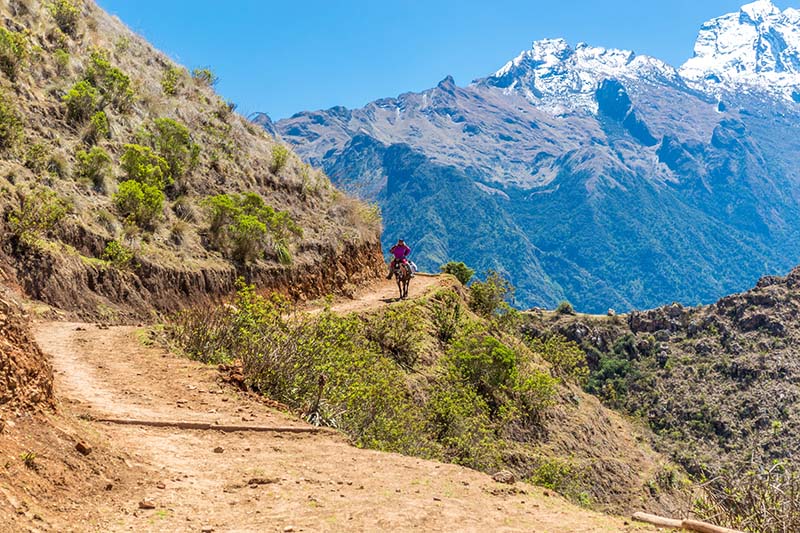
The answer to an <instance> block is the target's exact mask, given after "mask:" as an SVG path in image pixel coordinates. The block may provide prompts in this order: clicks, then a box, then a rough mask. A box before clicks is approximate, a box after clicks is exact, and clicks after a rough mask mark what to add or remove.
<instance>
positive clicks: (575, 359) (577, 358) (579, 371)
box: [527, 335, 589, 386]
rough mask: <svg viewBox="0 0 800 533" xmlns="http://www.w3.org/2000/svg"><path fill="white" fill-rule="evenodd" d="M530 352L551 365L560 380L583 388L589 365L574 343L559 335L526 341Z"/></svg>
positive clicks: (586, 379) (584, 355) (587, 376)
mask: <svg viewBox="0 0 800 533" xmlns="http://www.w3.org/2000/svg"><path fill="white" fill-rule="evenodd" d="M527 344H528V346H529V347H530V349H531V350H533V351H534V352H536V353H538V354H539V355H541V356H542V358H543V359H544V360H545V361H547V362H549V363H550V364H551V365H553V370H554V371H555V373H556V374H557V375H559V376H561V377H562V378H568V379H572V380H574V381H575V382H576V383H578V384H579V385H581V386H585V385H586V384H587V381H588V379H589V365H588V364H587V362H586V354H585V353H584V352H583V350H582V349H581V348H580V347H579V346H578V345H577V344H575V343H574V342H571V341H568V340H567V339H566V338H564V337H563V336H561V335H551V336H550V337H548V338H547V339H544V340H542V339H533V338H529V339H527Z"/></svg>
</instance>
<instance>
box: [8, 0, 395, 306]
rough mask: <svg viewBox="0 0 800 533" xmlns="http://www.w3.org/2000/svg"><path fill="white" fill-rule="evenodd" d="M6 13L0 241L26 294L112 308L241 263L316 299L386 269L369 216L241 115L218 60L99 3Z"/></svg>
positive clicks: (192, 287) (215, 282) (207, 289)
mask: <svg viewBox="0 0 800 533" xmlns="http://www.w3.org/2000/svg"><path fill="white" fill-rule="evenodd" d="M0 14H2V19H3V21H4V22H3V27H2V28H0V67H1V68H0V71H2V72H0V114H2V122H3V124H4V127H3V129H2V131H0V211H2V213H3V216H2V223H0V244H2V247H3V249H4V250H5V252H6V254H7V255H8V256H9V257H10V258H11V264H12V266H13V267H14V268H15V270H16V276H17V278H18V280H19V283H20V284H21V285H22V287H23V288H24V290H25V291H26V292H27V293H28V294H29V295H31V296H33V297H34V298H37V299H41V300H44V301H46V302H48V303H51V304H53V305H56V306H59V307H61V308H64V309H71V310H75V311H77V312H79V313H81V314H82V315H84V316H95V317H98V316H103V317H104V318H105V319H112V318H122V317H124V316H129V315H137V316H142V315H147V314H149V312H150V310H151V309H153V308H156V309H159V310H174V309H176V308H178V307H179V306H181V305H183V304H186V303H189V302H192V301H197V300H199V299H202V298H206V297H209V296H211V297H213V296H215V295H221V294H226V293H228V292H230V291H231V290H232V289H233V287H234V283H235V280H236V279H237V277H239V276H244V277H245V278H247V279H250V280H253V281H257V282H258V283H259V284H260V285H261V286H263V287H265V288H272V289H277V290H280V291H282V292H286V293H290V294H291V295H292V296H295V297H300V298H309V297H317V296H320V295H322V294H328V293H332V292H335V291H337V290H340V289H341V288H342V287H344V286H346V285H353V284H358V283H361V282H364V281H367V280H369V279H372V278H374V277H375V276H377V275H379V273H380V270H382V267H381V263H382V257H381V252H380V247H379V242H378V232H379V225H380V223H379V220H378V218H377V217H376V216H375V214H374V213H373V212H372V211H370V210H369V209H368V208H367V207H366V206H364V205H363V204H360V203H359V202H357V201H354V200H351V199H350V198H348V197H346V196H344V195H342V194H341V193H340V192H338V191H336V190H335V189H334V188H333V187H332V186H331V184H330V182H329V181H328V179H327V178H326V177H325V176H324V175H323V174H322V173H321V172H319V171H317V170H315V169H313V168H311V167H309V166H308V165H306V164H304V163H302V162H301V161H299V160H298V158H297V157H296V156H294V154H292V153H291V152H290V151H288V150H287V149H285V148H284V147H283V146H282V145H280V144H278V143H276V141H275V140H274V139H273V138H272V137H271V136H269V135H267V134H266V133H265V132H263V131H262V130H261V129H260V128H257V127H255V126H253V125H252V124H250V123H249V122H247V121H246V120H245V119H244V118H242V117H241V116H239V115H237V114H236V113H235V112H233V110H234V109H235V105H233V104H231V103H229V102H225V101H223V100H222V99H221V98H220V97H219V96H218V95H216V94H215V93H214V90H213V84H214V82H215V78H214V75H213V73H212V72H210V71H208V70H204V69H200V70H195V71H194V72H192V73H190V72H189V71H188V70H186V69H185V68H183V67H181V66H179V65H176V64H175V63H173V62H172V61H171V60H169V59H168V58H167V57H166V56H164V55H163V54H161V53H159V52H158V51H156V50H154V49H153V48H152V47H151V46H150V45H149V44H148V43H147V42H145V41H144V40H143V39H142V38H140V37H138V36H136V35H134V34H133V33H132V32H131V31H130V30H129V29H127V28H126V27H125V26H124V25H123V24H122V23H121V22H120V21H119V20H117V19H115V18H112V17H110V16H109V15H107V14H106V13H104V12H103V11H102V10H101V9H100V8H98V7H97V6H96V5H95V4H94V3H93V2H91V1H83V0H74V1H73V0H65V1H59V2H46V1H39V0H26V1H21V0H2V1H0ZM221 194H226V195H227V196H217V197H216V198H214V197H215V195H221ZM236 194H243V195H249V196H242V197H239V196H236Z"/></svg>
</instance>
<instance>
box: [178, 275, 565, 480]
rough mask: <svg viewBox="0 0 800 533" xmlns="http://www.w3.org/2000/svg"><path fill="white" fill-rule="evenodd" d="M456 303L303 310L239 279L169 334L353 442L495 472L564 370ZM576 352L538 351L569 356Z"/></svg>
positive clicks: (535, 426) (550, 398)
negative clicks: (230, 292)
mask: <svg viewBox="0 0 800 533" xmlns="http://www.w3.org/2000/svg"><path fill="white" fill-rule="evenodd" d="M462 302H463V301H462V300H461V298H460V297H459V296H458V295H457V294H456V293H455V292H454V291H453V290H451V289H442V290H440V291H439V292H437V293H436V294H434V295H432V296H431V297H430V298H428V299H425V300H422V301H417V302H406V303H403V304H399V305H395V306H392V307H390V308H387V309H383V310H381V311H378V312H375V313H372V314H370V315H368V316H365V317H359V316H357V315H349V316H339V315H337V314H335V313H333V312H330V311H323V312H322V313H320V314H318V315H315V316H308V315H297V314H294V313H292V309H291V306H290V305H289V304H288V303H287V302H286V301H285V300H283V299H281V298H279V297H276V296H273V297H265V296H261V295H258V294H257V293H256V292H255V290H254V288H253V287H252V286H248V285H245V284H241V285H240V287H239V291H238V294H237V296H236V298H235V299H234V300H233V301H232V302H230V304H229V305H222V306H218V307H204V308H195V309H191V310H187V311H185V312H183V313H181V314H179V315H178V316H176V317H175V318H174V319H173V321H172V322H171V323H170V324H169V326H168V328H167V331H168V335H169V337H170V338H171V339H172V340H173V341H174V342H176V343H177V344H178V346H179V347H180V349H181V350H182V351H183V352H184V353H185V354H187V355H188V356H190V357H192V358H194V359H198V360H201V361H204V362H209V363H221V362H227V363H230V362H232V361H238V362H239V363H241V365H242V368H243V372H244V375H245V380H246V382H247V384H248V386H249V387H251V388H252V389H253V390H255V391H258V392H261V393H263V394H265V395H268V396H269V397H270V398H273V399H275V400H277V401H280V402H282V403H285V404H287V405H289V406H290V407H291V408H293V409H296V410H299V411H300V412H302V414H303V416H305V417H306V418H307V419H308V420H311V421H312V422H315V423H318V424H324V425H329V426H333V427H337V428H339V429H340V430H342V431H344V432H346V433H347V434H348V435H350V436H351V437H352V438H353V440H354V441H355V442H356V443H357V444H358V445H359V446H364V447H369V448H374V449H379V450H387V451H396V452H401V453H406V454H413V455H417V456H421V457H428V458H435V459H440V460H446V461H451V462H455V463H458V464H462V465H466V466H469V467H472V468H477V469H481V470H487V471H492V470H494V469H496V468H499V467H500V466H502V465H503V464H504V461H505V457H506V454H507V452H509V450H510V449H511V446H512V443H513V441H515V440H516V439H518V438H521V439H522V440H526V439H530V438H532V436H531V435H534V434H536V432H537V431H539V430H540V428H541V427H542V424H543V420H544V418H543V417H544V416H545V414H546V413H547V411H548V409H549V408H550V407H551V406H552V405H553V404H554V402H555V400H556V396H557V391H558V385H559V382H560V381H561V379H560V378H559V377H555V376H553V375H551V373H550V372H549V371H548V370H547V369H545V368H543V367H541V366H540V364H539V362H538V361H540V359H539V356H537V355H536V354H535V352H534V351H533V350H531V349H530V348H529V347H528V346H526V345H525V344H523V343H520V342H518V341H516V340H515V338H514V337H513V336H511V335H510V333H509V332H508V331H507V330H503V329H502V328H499V327H498V323H497V322H496V321H493V320H486V319H483V318H480V317H478V316H477V315H474V314H471V313H469V312H468V311H466V309H464V307H463V305H462ZM562 348H566V349H567V350H568V352H569V355H564V356H559V355H557V354H556V353H555V352H557V351H558V350H561V349H562ZM575 349H577V348H575V347H574V346H569V345H568V343H566V342H562V343H553V344H550V345H548V346H547V347H545V348H544V350H545V351H548V353H549V355H548V357H551V358H553V359H559V360H564V361H567V360H569V358H570V357H571V354H572V353H573V350H575ZM566 365H567V363H565V367H566ZM574 372H577V371H573V373H574Z"/></svg>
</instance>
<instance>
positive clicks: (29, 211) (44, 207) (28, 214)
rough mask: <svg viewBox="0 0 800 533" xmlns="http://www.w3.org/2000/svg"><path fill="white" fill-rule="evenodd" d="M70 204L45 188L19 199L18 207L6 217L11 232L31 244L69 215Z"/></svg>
mask: <svg viewBox="0 0 800 533" xmlns="http://www.w3.org/2000/svg"><path fill="white" fill-rule="evenodd" d="M70 209H71V206H70V204H69V203H68V202H67V201H66V200H64V199H63V198H61V197H60V196H58V194H56V193H55V192H54V191H52V190H51V189H48V188H46V187H40V188H37V189H34V190H33V191H31V192H30V193H28V194H23V195H21V197H20V202H19V205H18V206H17V207H16V208H15V209H14V210H12V211H11V213H10V214H9V216H8V224H9V227H10V228H11V231H12V232H14V234H15V235H16V236H17V237H18V238H19V239H20V240H21V241H24V242H29V243H33V242H35V241H36V240H37V239H38V238H40V237H42V236H43V235H44V234H46V233H47V232H49V231H52V230H53V229H54V228H55V227H56V225H57V224H58V223H59V222H60V221H61V220H62V219H63V218H64V217H65V216H66V215H67V213H69V211H70Z"/></svg>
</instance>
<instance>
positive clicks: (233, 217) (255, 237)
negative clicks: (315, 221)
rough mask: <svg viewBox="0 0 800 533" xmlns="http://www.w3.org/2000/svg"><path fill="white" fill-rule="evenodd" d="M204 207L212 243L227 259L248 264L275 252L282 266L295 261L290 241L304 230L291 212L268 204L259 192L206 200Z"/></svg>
mask: <svg viewBox="0 0 800 533" xmlns="http://www.w3.org/2000/svg"><path fill="white" fill-rule="evenodd" d="M203 206H204V207H205V208H206V209H207V211H208V213H209V222H210V227H209V232H208V233H209V241H210V244H211V246H212V247H213V248H215V249H216V250H218V251H220V252H221V253H222V254H223V255H225V256H226V257H230V258H232V259H235V260H236V261H240V262H242V263H248V262H252V261H255V260H257V259H260V258H262V257H264V256H265V254H267V253H274V254H275V256H276V257H277V259H278V260H279V261H280V262H281V263H284V264H287V263H290V262H291V261H292V254H291V251H290V248H289V243H290V239H291V238H292V236H298V237H299V236H302V235H303V230H302V228H300V226H298V225H297V224H296V223H295V222H294V220H292V217H291V216H290V215H289V213H287V212H285V211H277V210H275V209H273V208H272V207H270V206H268V205H266V204H265V203H264V199H263V198H261V196H259V195H258V194H256V193H245V194H220V195H217V196H212V197H209V198H206V199H205V200H204V201H203Z"/></svg>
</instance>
